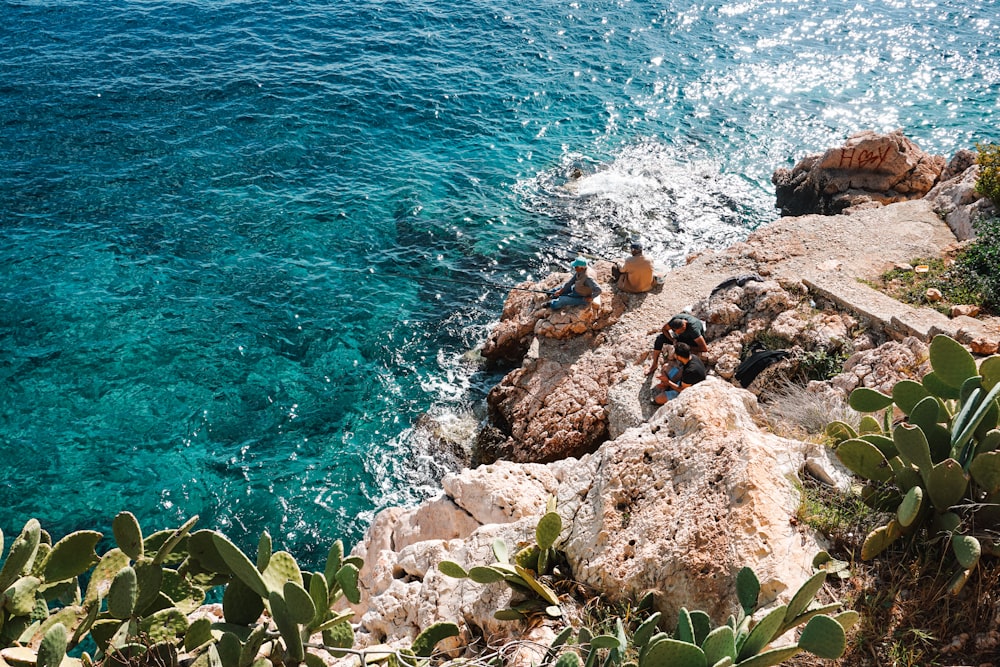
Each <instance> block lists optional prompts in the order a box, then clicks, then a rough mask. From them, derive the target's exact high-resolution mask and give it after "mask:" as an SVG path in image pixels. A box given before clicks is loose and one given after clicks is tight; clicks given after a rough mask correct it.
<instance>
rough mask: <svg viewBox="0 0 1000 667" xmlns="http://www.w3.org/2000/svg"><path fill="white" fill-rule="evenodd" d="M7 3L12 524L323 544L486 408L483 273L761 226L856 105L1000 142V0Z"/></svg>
mask: <svg viewBox="0 0 1000 667" xmlns="http://www.w3.org/2000/svg"><path fill="white" fill-rule="evenodd" d="M0 14H2V17H3V20H2V21H0V25H2V27H0V123H2V128H3V131H2V132H0V230H2V231H0V267H2V269H0V299H2V304H0V305H2V309H0V466H2V467H0V471H2V472H0V528H2V529H3V530H4V531H5V533H7V534H11V533H15V532H17V531H18V530H20V528H21V526H22V525H23V522H24V521H25V520H26V519H27V518H28V517H30V516H37V517H38V518H39V519H41V520H42V523H43V525H44V526H45V527H46V528H48V529H49V530H50V531H51V532H53V533H54V534H56V535H61V534H64V533H65V532H68V531H70V530H73V529H77V528H85V527H86V528H90V527H97V528H100V529H104V530H109V525H110V520H111V518H112V517H113V516H114V514H115V513H116V512H117V511H118V510H120V509H130V510H132V511H133V512H135V513H136V514H137V515H138V516H139V517H140V520H141V521H142V522H143V524H144V525H145V526H147V527H148V529H149V530H152V529H153V528H159V527H164V526H170V525H176V524H178V523H179V522H180V521H181V520H183V519H184V518H186V517H188V516H190V515H193V514H199V515H200V516H201V517H202V522H201V525H203V526H212V527H219V528H222V529H223V530H226V531H227V532H228V533H230V534H231V535H233V536H234V538H236V539H237V540H238V541H241V542H242V543H243V544H245V545H247V546H250V545H252V544H253V543H254V542H255V536H256V535H257V534H258V533H259V532H260V531H261V530H263V529H265V528H266V529H268V530H269V531H270V532H271V533H272V534H273V535H274V536H275V539H276V541H277V542H278V544H280V545H282V546H284V547H286V548H288V549H290V550H291V551H292V552H293V553H295V554H296V555H297V556H299V557H300V558H302V559H303V560H305V561H307V562H308V561H311V560H314V559H315V560H319V559H321V558H322V556H323V555H324V554H325V551H326V549H327V547H328V545H329V543H330V541H331V540H332V539H334V538H336V537H344V538H346V539H347V541H348V542H353V541H354V540H356V539H357V538H358V537H359V536H360V534H361V531H362V530H363V529H364V527H365V526H366V525H367V523H368V521H370V518H371V516H372V514H373V512H374V511H376V510H377V509H379V508H382V507H385V506H389V505H393V504H400V503H409V502H414V501H416V500H418V499H419V498H422V497H424V496H426V495H427V494H429V493H432V492H433V490H434V488H435V485H436V482H437V480H438V479H439V477H440V475H441V474H442V472H443V471H444V470H445V469H446V468H447V466H448V465H449V463H448V461H447V460H446V459H445V458H442V457H440V456H436V455H435V452H434V451H433V449H432V448H430V447H429V445H428V440H427V437H426V433H425V432H423V431H422V430H421V429H419V428H414V426H415V424H417V422H418V420H419V419H420V417H421V415H423V414H424V413H426V412H428V411H429V412H430V413H431V414H432V415H435V416H437V417H439V418H440V419H441V420H442V422H443V423H444V424H445V429H446V430H450V431H454V432H455V433H456V434H458V435H462V434H466V433H468V432H469V430H470V429H471V428H472V427H473V426H474V423H475V420H476V419H477V418H478V413H477V411H476V406H477V405H479V404H480V402H481V399H482V396H483V395H484V392H485V391H486V390H487V389H488V387H489V386H490V385H491V384H492V383H494V382H495V381H496V380H497V378H496V377H493V376H490V375H488V374H485V373H483V372H481V371H479V370H478V369H477V368H476V367H475V366H474V365H472V364H471V363H470V362H468V361H466V357H465V352H466V351H467V350H469V349H470V348H472V347H474V346H475V345H476V344H477V343H479V342H481V341H482V339H483V338H484V336H485V334H486V331H487V330H488V328H489V325H490V323H491V322H493V321H495V319H496V318H497V317H498V315H499V312H500V307H501V304H502V299H503V296H504V295H503V293H502V292H500V291H497V290H493V289H490V288H489V287H488V286H486V285H485V284H477V283H485V282H494V283H496V282H499V283H503V284H512V283H513V282H515V281H519V280H522V279H524V278H526V277H538V276H541V275H543V274H545V273H547V272H548V271H550V270H554V269H561V268H562V266H563V262H564V260H565V259H566V258H567V257H569V256H571V255H572V254H573V252H574V251H576V250H580V249H585V250H588V251H590V252H593V253H596V254H601V255H607V256H612V255H616V254H619V253H620V252H621V249H622V247H623V243H622V241H623V239H624V238H625V237H626V236H628V235H629V234H633V233H638V234H641V235H642V236H643V237H644V238H645V239H646V241H647V244H648V245H649V247H650V252H651V254H653V255H655V256H656V257H657V258H659V259H660V260H662V261H664V262H665V263H668V264H669V263H673V262H676V261H679V259H680V258H682V257H683V256H684V255H685V254H686V253H688V252H690V251H691V250H696V249H700V248H704V247H717V246H721V245H726V244H728V243H731V242H732V241H734V240H737V239H740V238H742V237H743V236H744V235H745V234H746V233H747V231H748V230H750V229H752V228H754V227H756V226H759V225H761V224H765V223H767V222H768V221H770V220H772V219H774V217H775V211H774V210H773V191H772V189H771V186H770V175H771V173H772V171H773V170H774V169H775V168H776V167H778V166H785V165H790V164H792V163H793V162H794V161H795V160H796V159H797V158H799V157H801V156H802V155H804V154H806V153H810V152H816V151H819V150H822V149H824V148H826V147H828V146H831V145H835V144H837V143H839V142H841V141H842V140H843V139H844V137H845V136H846V135H848V134H850V133H851V132H854V131H857V130H862V129H877V130H891V129H895V128H897V127H902V128H904V129H905V131H906V132H907V134H908V135H909V136H910V137H911V138H913V139H914V140H915V141H916V142H917V143H918V144H919V145H921V147H923V148H924V149H926V150H930V151H933V152H938V153H942V154H945V155H951V154H952V153H953V152H954V151H955V150H957V149H958V148H963V147H971V146H972V145H973V144H974V143H975V142H976V141H983V140H993V141H996V140H998V137H997V136H996V128H997V126H998V117H1000V108H998V104H1000V101H998V100H1000V66H998V63H1000V57H998V56H1000V53H998V47H997V42H996V40H995V35H996V34H997V28H998V21H997V19H996V18H995V7H994V6H993V3H992V2H988V1H986V0H980V1H976V2H958V1H957V0H947V1H944V2H935V3H931V2H919V1H916V0H908V1H899V2H890V3H878V5H877V6H876V5H871V6H869V5H867V4H858V3H854V2H840V1H838V0H832V1H829V2H825V3H814V2H777V1H768V2H764V1H758V2H741V3H723V2H715V3H702V4H692V3H688V2H662V3H650V2H625V1H619V2H592V3H591V2H569V3H567V2H548V1H542V2H537V1H535V2H530V3H529V2H507V3H502V4H495V3H483V2H478V1H473V2H464V3H443V2H441V3H435V2H414V1H396V2H355V1H350V0H347V1H344V2H336V3H335V2H327V3H319V2H291V3H286V2H281V3H278V2H249V1H232V2H218V1H214V2H208V1H207V0H206V1H189V2H181V1H175V2H138V1H137V2H121V1H119V2H103V1H102V2H93V1H89V0H79V1H65V2H54V1H53V2H46V1H37V2H3V3H2V4H0ZM576 170H579V175H578V176H575V172H576ZM428 277H437V278H448V279H449V280H448V281H445V280H429V279H427V278H428Z"/></svg>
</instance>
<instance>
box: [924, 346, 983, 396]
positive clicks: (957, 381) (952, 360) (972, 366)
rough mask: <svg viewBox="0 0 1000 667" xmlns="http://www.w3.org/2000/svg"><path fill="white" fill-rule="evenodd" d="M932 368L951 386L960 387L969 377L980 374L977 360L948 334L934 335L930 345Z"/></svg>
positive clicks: (939, 377)
mask: <svg viewBox="0 0 1000 667" xmlns="http://www.w3.org/2000/svg"><path fill="white" fill-rule="evenodd" d="M930 359H931V368H933V369H934V374H935V375H936V376H937V377H938V379H940V380H941V381H942V382H943V383H945V384H946V385H948V386H949V387H954V388H955V389H958V388H960V387H961V386H962V383H963V382H965V381H966V380H967V379H968V378H970V377H972V376H974V375H978V374H979V371H978V369H977V368H976V360H975V359H974V358H973V356H972V354H971V353H970V352H969V351H968V350H966V349H965V348H964V347H962V344H961V343H959V342H958V341H956V340H955V339H953V338H950V337H948V336H943V335H938V336H934V339H933V340H932V341H931V345H930Z"/></svg>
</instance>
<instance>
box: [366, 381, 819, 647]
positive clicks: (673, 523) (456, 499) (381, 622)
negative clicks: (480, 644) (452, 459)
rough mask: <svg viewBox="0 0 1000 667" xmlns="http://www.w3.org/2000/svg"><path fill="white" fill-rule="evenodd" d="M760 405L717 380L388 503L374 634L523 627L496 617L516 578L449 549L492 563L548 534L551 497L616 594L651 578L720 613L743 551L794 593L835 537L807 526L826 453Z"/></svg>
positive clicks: (378, 535) (576, 563) (372, 576)
mask: <svg viewBox="0 0 1000 667" xmlns="http://www.w3.org/2000/svg"><path fill="white" fill-rule="evenodd" d="M756 412H757V405H756V399H755V398H754V397H753V395H752V394H750V393H749V392H746V391H743V390H740V389H736V388H734V387H732V386H731V385H729V384H727V383H724V382H722V381H720V380H717V379H714V378H713V379H709V380H708V381H706V382H704V383H702V384H700V385H697V386H696V387H693V388H691V390H689V392H686V393H685V395H684V396H682V398H681V399H680V400H677V401H674V402H671V403H670V404H668V405H667V406H664V407H662V408H660V409H658V410H657V411H656V413H655V414H654V416H653V418H652V419H651V420H650V421H649V422H648V423H646V424H642V425H641V426H638V427H635V428H632V429H629V430H628V431H626V432H625V433H623V434H622V435H621V436H620V437H618V438H617V439H616V440H615V441H613V442H609V443H607V444H605V445H604V446H603V447H601V448H600V449H599V450H598V451H597V452H596V453H594V454H592V455H587V456H584V457H582V458H581V459H564V460H561V461H557V462H553V463H550V464H547V465H540V464H515V463H511V462H506V461H504V462H498V463H496V464H494V465H489V466H481V467H479V468H476V469H472V470H464V471H462V472H461V473H457V474H453V475H449V476H447V477H446V479H445V480H444V482H443V487H444V491H445V492H444V494H443V495H442V496H441V497H440V498H438V499H436V500H434V501H431V502H429V503H427V504H425V505H424V506H422V507H419V508H416V509H412V510H387V511H385V512H382V513H381V514H380V515H379V516H378V518H377V519H376V521H375V523H374V524H373V525H372V527H371V528H370V530H369V531H368V535H367V537H366V539H365V541H364V542H363V543H362V544H361V545H359V547H358V548H357V549H356V550H355V553H357V554H358V555H361V556H363V557H364V559H365V566H364V568H363V570H362V573H361V587H362V591H363V599H362V603H361V605H358V606H356V607H355V609H356V611H357V612H358V618H359V619H360V625H359V633H360V635H361V637H362V641H367V642H369V643H379V642H386V641H388V642H389V643H393V642H395V643H400V644H402V643H406V642H407V641H409V640H410V639H412V637H413V636H415V635H416V634H417V632H418V631H419V630H420V629H421V628H423V627H427V626H428V625H430V624H431V623H434V622H436V621H446V620H451V621H457V622H460V623H461V624H462V625H463V627H464V628H466V635H465V636H464V640H466V641H467V640H469V639H471V637H472V636H486V637H491V638H493V639H497V638H502V637H504V636H508V635H513V634H517V633H519V632H521V631H522V630H523V627H522V626H521V625H520V624H513V623H502V622H498V621H496V620H495V619H493V617H492V614H493V612H494V611H495V610H497V609H500V608H503V607H505V606H506V605H507V604H509V603H510V602H511V597H510V595H511V594H510V590H509V589H508V588H507V587H506V586H504V585H503V584H491V585H485V586H481V585H478V584H475V583H473V582H471V581H469V580H456V579H450V578H448V577H445V576H444V575H442V574H441V573H440V572H439V571H438V570H437V569H436V564H437V563H439V562H440V561H441V560H445V559H447V560H453V561H455V562H457V563H459V564H461V565H463V566H464V567H466V568H469V567H471V566H473V565H483V564H488V563H491V562H493V560H494V558H493V554H492V551H491V545H492V543H493V541H494V540H495V539H497V538H501V539H503V540H505V542H506V543H507V544H508V545H509V548H510V550H511V551H512V552H513V550H514V549H515V547H516V546H518V545H523V544H527V543H531V542H533V539H534V528H535V525H536V524H537V521H538V518H539V517H540V516H541V515H542V514H543V513H544V511H545V504H546V502H547V500H548V498H549V497H550V496H554V497H556V498H557V499H558V511H559V513H560V514H561V515H562V517H563V523H564V530H563V534H562V538H563V540H562V543H561V545H560V548H561V549H562V550H564V551H565V554H566V557H567V560H568V561H569V564H570V566H571V568H572V571H573V578H574V580H576V581H577V582H579V583H580V584H581V585H583V586H585V587H588V588H589V589H591V590H595V591H599V592H601V593H602V594H603V595H605V596H607V597H608V598H609V599H625V598H629V597H636V596H638V595H640V594H642V593H644V592H646V591H649V590H652V591H655V593H656V604H657V606H658V607H659V608H661V609H662V610H664V611H665V612H666V613H667V614H668V615H673V614H675V613H676V610H677V608H678V607H679V606H681V605H686V606H688V607H690V608H700V609H704V610H706V611H708V612H709V613H711V614H712V615H713V617H714V618H715V619H716V621H718V622H721V621H723V620H725V617H726V616H727V615H728V614H729V613H731V612H732V611H733V609H734V607H733V605H734V604H735V602H734V589H733V583H732V582H733V575H734V574H735V572H736V571H737V570H738V569H739V568H741V567H743V566H744V565H750V566H751V567H753V568H754V569H755V571H756V572H757V573H758V575H759V576H760V578H761V581H762V582H763V584H764V594H765V595H767V596H771V597H774V596H780V595H787V594H789V592H792V591H794V590H795V589H796V588H797V587H798V585H799V584H800V583H801V582H802V581H803V580H804V579H805V578H806V577H808V576H809V574H810V564H811V560H812V557H813V556H814V555H815V553H816V552H817V551H818V550H819V549H820V545H819V544H818V543H817V541H816V538H815V537H814V536H813V535H812V534H811V533H809V532H808V531H805V530H804V529H802V528H800V527H798V526H796V525H794V524H795V522H794V521H793V520H792V518H793V517H794V515H795V512H796V509H797V506H798V496H797V494H796V491H795V487H794V484H793V482H792V479H793V478H794V476H795V475H796V474H797V472H798V471H799V469H800V468H801V467H802V466H803V465H804V464H805V462H806V460H807V459H809V458H813V459H816V458H817V457H819V458H822V457H823V456H824V454H823V450H822V448H820V447H818V446H816V445H810V444H807V443H802V442H798V441H795V440H787V439H783V438H779V437H777V436H775V435H772V434H770V433H767V432H765V431H763V430H761V429H760V428H759V427H758V426H757V423H756V420H755V414H756ZM825 465H827V466H829V465H830V463H829V461H826V463H825Z"/></svg>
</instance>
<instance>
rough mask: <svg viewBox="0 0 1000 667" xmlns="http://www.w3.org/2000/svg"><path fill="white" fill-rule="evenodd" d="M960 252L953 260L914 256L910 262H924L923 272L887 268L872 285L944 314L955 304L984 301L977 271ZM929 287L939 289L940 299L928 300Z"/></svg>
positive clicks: (918, 263) (906, 301) (904, 299)
mask: <svg viewBox="0 0 1000 667" xmlns="http://www.w3.org/2000/svg"><path fill="white" fill-rule="evenodd" d="M964 256H965V255H964V252H963V254H961V255H959V256H958V257H957V258H956V260H955V261H954V262H946V261H945V260H943V259H940V258H932V259H924V258H918V259H915V260H913V261H912V262H911V264H913V265H914V266H926V267H927V270H926V271H925V272H922V273H916V272H915V271H913V270H912V269H911V268H893V269H889V270H888V271H886V272H885V273H883V274H882V275H881V276H880V277H879V279H878V280H877V281H875V282H874V283H873V284H872V287H875V289H878V290H881V291H883V292H885V293H886V294H888V295H889V296H891V297H893V298H894V299H898V300H899V301H902V302H903V303H909V304H912V305H915V306H927V307H931V308H934V309H935V310H938V311H939V312H942V313H945V314H947V313H948V311H949V309H950V306H952V305H955V304H969V305H977V306H981V305H984V304H983V295H982V292H981V287H980V280H979V278H978V274H977V273H975V272H973V271H972V270H971V269H970V267H968V266H966V265H965V264H964V259H963V258H964ZM929 289H936V290H937V291H939V292H940V293H941V300H940V301H937V302H931V301H929V300H928V299H927V290H929Z"/></svg>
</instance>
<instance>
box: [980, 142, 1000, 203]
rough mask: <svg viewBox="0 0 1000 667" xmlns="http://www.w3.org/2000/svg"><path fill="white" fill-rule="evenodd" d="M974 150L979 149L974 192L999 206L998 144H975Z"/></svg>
mask: <svg viewBox="0 0 1000 667" xmlns="http://www.w3.org/2000/svg"><path fill="white" fill-rule="evenodd" d="M976 150H977V151H979V155H978V156H977V157H976V163H977V164H978V165H979V178H977V179H976V192H978V193H979V194H981V195H982V196H984V197H986V198H988V199H989V200H990V201H992V202H993V205H994V206H996V207H997V208H1000V145H998V144H976Z"/></svg>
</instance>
